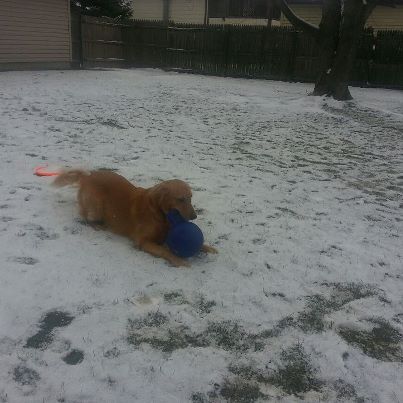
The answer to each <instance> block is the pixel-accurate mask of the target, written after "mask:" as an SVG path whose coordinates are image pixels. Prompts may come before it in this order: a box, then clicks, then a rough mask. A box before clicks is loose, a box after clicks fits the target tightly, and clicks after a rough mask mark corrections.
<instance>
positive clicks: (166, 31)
mask: <svg viewBox="0 0 403 403" xmlns="http://www.w3.org/2000/svg"><path fill="white" fill-rule="evenodd" d="M81 30H82V53H83V62H84V63H83V64H84V65H85V66H92V65H97V66H137V67H159V68H164V69H178V70H182V71H187V72H195V73H201V74H213V75H221V76H233V77H250V78H267V79H277V80H286V81H314V80H315V78H316V76H317V73H318V55H319V50H318V47H317V46H316V44H315V42H314V41H313V40H312V39H311V38H310V37H309V36H308V35H306V34H304V33H302V32H297V31H295V30H293V29H292V28H277V27H276V28H268V27H253V26H229V25H227V26H218V25H217V26H214V25H209V26H205V25H185V24H181V25H173V24H170V25H168V26H167V25H164V24H162V23H160V22H145V21H132V22H129V23H125V24H118V23H116V22H113V21H112V20H107V19H99V18H94V17H82V28H81ZM351 82H352V83H355V84H358V85H372V86H385V87H399V88H403V31H378V32H377V33H376V34H375V33H373V32H372V31H366V32H364V33H363V35H362V37H361V41H360V45H359V48H358V52H357V59H356V62H355V65H354V69H353V72H352V77H351Z"/></svg>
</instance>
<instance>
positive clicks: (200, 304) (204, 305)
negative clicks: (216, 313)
mask: <svg viewBox="0 0 403 403" xmlns="http://www.w3.org/2000/svg"><path fill="white" fill-rule="evenodd" d="M216 305H217V303H216V302H215V301H213V300H207V299H206V298H205V297H204V296H203V295H200V296H199V297H198V298H197V300H196V302H195V303H194V307H195V308H196V309H197V311H198V312H199V313H200V314H202V315H203V314H208V313H210V312H211V311H212V310H213V309H212V308H213V307H215V306H216Z"/></svg>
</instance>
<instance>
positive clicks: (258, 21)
mask: <svg viewBox="0 0 403 403" xmlns="http://www.w3.org/2000/svg"><path fill="white" fill-rule="evenodd" d="M209 24H212V25H213V24H224V25H226V24H233V25H263V26H267V18H210V19H209Z"/></svg>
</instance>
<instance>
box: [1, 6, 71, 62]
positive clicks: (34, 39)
mask: <svg viewBox="0 0 403 403" xmlns="http://www.w3.org/2000/svg"><path fill="white" fill-rule="evenodd" d="M70 61H71V35H70V5H69V0H35V1H33V0H0V64H2V63H3V64H5V63H7V64H13V63H60V64H61V63H70Z"/></svg>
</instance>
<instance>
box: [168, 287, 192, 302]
mask: <svg viewBox="0 0 403 403" xmlns="http://www.w3.org/2000/svg"><path fill="white" fill-rule="evenodd" d="M164 301H165V302H167V303H168V304H175V305H184V304H188V303H189V302H188V301H187V299H186V298H185V296H184V295H183V292H182V291H180V290H179V291H171V292H166V293H165V294H164Z"/></svg>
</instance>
